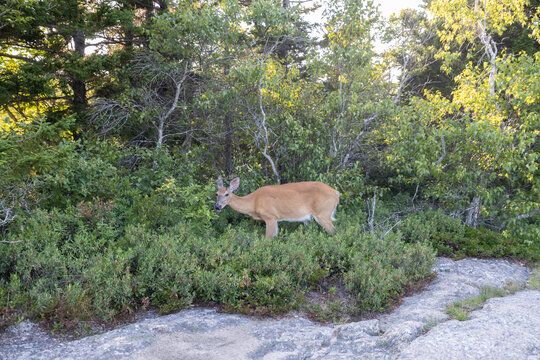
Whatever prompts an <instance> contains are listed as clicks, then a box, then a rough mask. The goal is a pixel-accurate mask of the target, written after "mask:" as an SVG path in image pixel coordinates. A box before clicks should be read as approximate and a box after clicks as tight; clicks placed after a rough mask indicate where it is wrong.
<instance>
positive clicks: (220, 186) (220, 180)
mask: <svg viewBox="0 0 540 360" xmlns="http://www.w3.org/2000/svg"><path fill="white" fill-rule="evenodd" d="M217 187H218V188H222V187H223V179H222V178H221V175H219V176H218V178H217Z"/></svg>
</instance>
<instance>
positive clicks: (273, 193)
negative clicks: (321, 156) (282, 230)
mask: <svg viewBox="0 0 540 360" xmlns="http://www.w3.org/2000/svg"><path fill="white" fill-rule="evenodd" d="M239 185H240V179H239V178H235V179H233V181H231V183H230V185H229V187H228V188H227V187H224V186H223V180H222V179H221V176H220V177H219V178H218V180H217V186H218V191H217V202H216V205H215V206H214V208H215V209H216V210H217V211H218V212H219V211H221V210H222V209H223V208H224V207H225V206H227V205H229V206H230V207H231V208H232V209H233V210H235V211H238V212H239V213H242V214H246V215H249V216H251V217H252V218H253V219H255V220H257V221H264V222H265V223H266V238H271V237H274V236H276V235H277V232H278V222H280V221H299V222H307V221H309V220H310V219H311V217H312V216H313V218H315V220H316V221H317V222H318V223H319V224H320V225H321V226H323V227H324V228H325V229H326V231H327V232H328V233H329V234H332V233H334V230H335V228H334V224H332V220H335V219H334V217H333V215H334V211H336V207H337V205H338V203H339V192H338V191H337V190H334V189H333V188H331V187H330V186H328V185H326V184H323V183H322V182H318V181H308V182H299V183H290V184H283V185H271V186H263V187H262V188H260V189H257V190H255V191H254V192H252V193H251V194H249V195H246V196H243V197H242V196H237V195H235V194H233V192H234V191H235V190H236V189H238V186H239Z"/></svg>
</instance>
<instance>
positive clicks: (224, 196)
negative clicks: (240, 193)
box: [214, 176, 240, 212]
mask: <svg viewBox="0 0 540 360" xmlns="http://www.w3.org/2000/svg"><path fill="white" fill-rule="evenodd" d="M238 185H240V178H234V179H233V181H231V183H230V184H229V187H225V186H223V179H222V178H221V176H220V177H218V179H217V187H218V191H217V193H216V195H217V201H216V204H215V205H214V209H215V210H216V211H217V212H220V211H221V210H223V208H224V207H225V206H227V205H228V204H229V201H230V199H231V195H232V193H233V191H235V190H236V189H238Z"/></svg>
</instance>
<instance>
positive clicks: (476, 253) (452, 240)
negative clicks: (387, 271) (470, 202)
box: [399, 210, 540, 261]
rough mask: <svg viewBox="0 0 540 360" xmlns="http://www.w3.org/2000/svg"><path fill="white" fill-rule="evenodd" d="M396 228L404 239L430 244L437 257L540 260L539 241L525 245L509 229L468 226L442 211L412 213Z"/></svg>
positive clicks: (410, 241) (525, 243)
mask: <svg viewBox="0 0 540 360" xmlns="http://www.w3.org/2000/svg"><path fill="white" fill-rule="evenodd" d="M399 230H400V231H401V232H402V233H403V240H404V241H405V242H407V243H429V244H431V245H432V246H433V247H434V248H435V250H436V251H437V254H438V255H439V256H451V257H453V258H458V259H460V258H464V257H466V256H470V257H480V258H488V257H520V258H526V259H529V260H531V261H538V260H539V259H540V249H539V245H538V242H534V243H532V244H528V243H527V242H526V241H524V240H523V239H522V238H521V237H519V236H515V235H514V234H511V233H508V232H503V233H498V232H495V231H492V230H489V229H487V228H484V227H479V228H472V227H468V226H465V225H463V224H462V223H461V221H460V220H459V219H456V218H453V217H451V216H448V215H445V214H444V213H443V212H442V211H441V210H437V211H434V210H428V211H425V212H421V213H418V214H413V215H411V216H409V217H408V218H406V219H405V220H404V221H403V223H401V224H400V226H399Z"/></svg>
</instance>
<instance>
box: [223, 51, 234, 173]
mask: <svg viewBox="0 0 540 360" xmlns="http://www.w3.org/2000/svg"><path fill="white" fill-rule="evenodd" d="M226 54H227V56H229V49H228V48H227V52H226ZM229 71H230V66H229V64H228V63H227V62H226V63H225V65H224V67H223V74H224V75H225V78H227V76H228V75H229ZM223 125H224V126H225V144H224V147H225V149H224V150H225V154H224V162H225V164H224V165H225V175H227V176H230V175H231V174H232V172H233V161H232V158H233V139H232V136H233V126H232V114H231V112H230V111H229V110H227V113H225V116H224V117H223Z"/></svg>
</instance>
